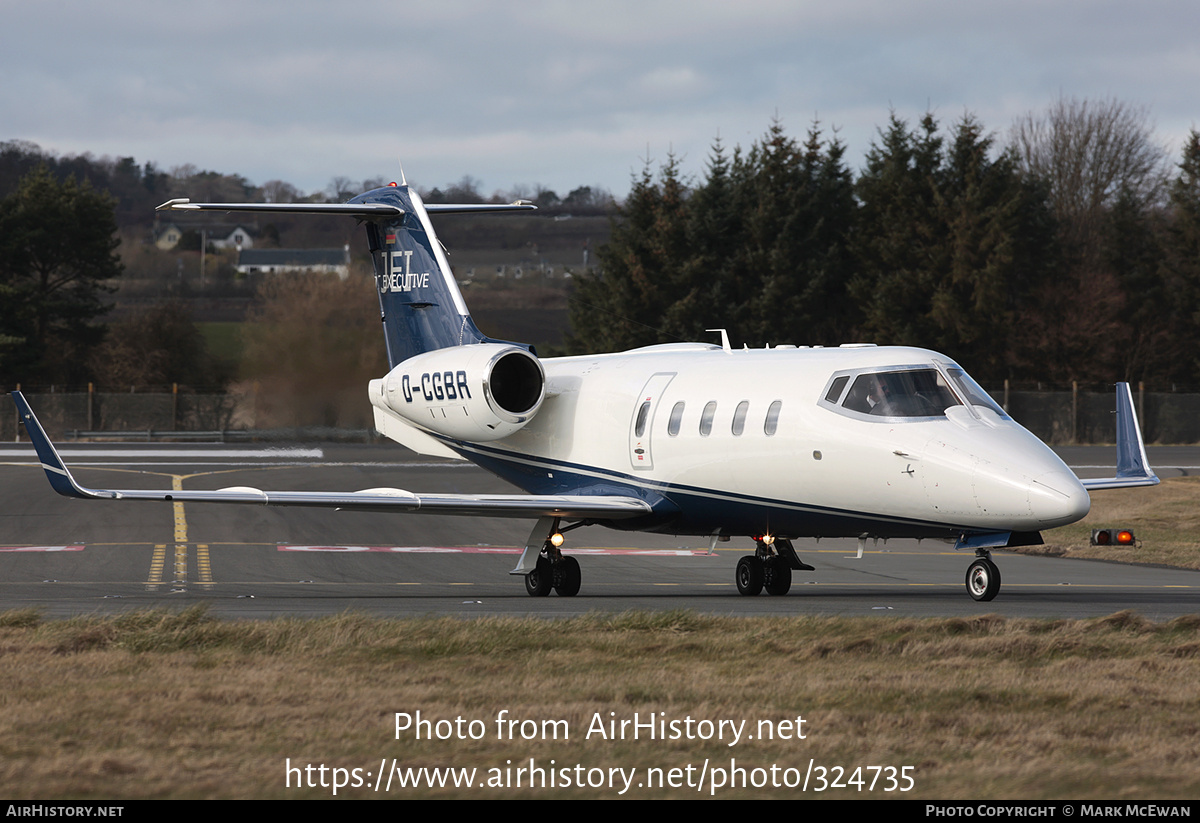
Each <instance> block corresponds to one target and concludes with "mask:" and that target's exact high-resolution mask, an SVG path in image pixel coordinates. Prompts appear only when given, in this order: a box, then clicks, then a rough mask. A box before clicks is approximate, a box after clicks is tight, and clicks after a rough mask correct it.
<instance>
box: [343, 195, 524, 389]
mask: <svg viewBox="0 0 1200 823" xmlns="http://www.w3.org/2000/svg"><path fill="white" fill-rule="evenodd" d="M360 203H361V204H374V203H382V204H387V205H392V206H396V207H397V208H398V209H399V210H400V212H401V213H400V214H399V215H396V216H393V217H388V218H384V219H375V220H370V221H368V222H367V227H366V228H367V244H368V246H369V247H370V250H371V260H372V262H373V263H374V266H375V283H376V285H377V286H378V288H379V308H380V312H381V315H382V320H383V328H384V335H385V337H386V338H387V351H388V364H389V365H390V366H391V367H393V368H394V367H395V366H396V365H397V364H399V363H401V362H403V361H404V360H407V359H408V358H410V357H412V356H414V355H417V354H423V353H424V352H427V351H433V350H435V349H444V348H447V347H449V346H462V345H465V344H470V343H485V342H500V341H493V340H491V339H490V338H488V337H487V336H486V335H484V334H483V332H481V331H480V330H479V328H478V327H477V326H476V325H475V322H474V321H473V320H472V319H471V313H470V312H469V311H468V310H467V304H466V303H465V302H464V301H463V297H462V292H460V291H459V290H458V283H456V282H455V280H454V274H453V272H452V271H451V270H450V263H449V261H447V260H446V254H445V251H444V250H443V248H442V244H441V242H440V241H439V240H438V238H437V234H436V233H435V232H434V230H433V224H432V223H431V222H430V220H429V212H430V211H475V210H481V211H483V210H496V209H497V207H495V206H491V207H488V206H482V207H477V208H474V209H473V208H470V207H464V206H440V207H439V205H431V206H426V205H425V204H424V203H423V202H422V201H421V196H420V195H419V194H417V192H416V191H414V190H413V189H412V188H411V187H409V186H407V185H405V186H387V187H384V188H381V189H375V190H374V191H370V192H367V193H366V194H361V195H359V196H358V197H355V198H354V199H353V200H351V201H350V204H360ZM514 206H516V207H524V204H513V205H512V206H501V207H499V208H501V209H511V208H513V207H514Z"/></svg>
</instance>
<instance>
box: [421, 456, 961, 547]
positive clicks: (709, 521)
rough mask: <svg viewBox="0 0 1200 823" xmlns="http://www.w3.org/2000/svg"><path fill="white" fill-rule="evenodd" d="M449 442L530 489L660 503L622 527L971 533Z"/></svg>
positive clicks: (703, 531)
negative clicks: (647, 513)
mask: <svg viewBox="0 0 1200 823" xmlns="http://www.w3.org/2000/svg"><path fill="white" fill-rule="evenodd" d="M439 439H441V440H442V441H443V442H445V443H446V445H447V446H449V447H450V448H452V449H454V450H455V451H456V452H458V453H459V454H461V455H463V456H464V457H466V458H467V459H468V460H471V461H473V462H475V463H477V464H479V465H480V466H482V467H483V468H485V469H487V470H488V471H490V472H492V473H493V474H495V475H497V476H498V477H501V478H503V479H505V480H507V481H508V482H510V483H512V484H513V485H515V486H518V487H520V488H522V489H524V490H525V491H527V492H529V493H530V494H538V495H541V494H588V495H591V494H601V495H605V494H611V495H621V496H628V497H638V498H641V499H643V500H645V501H646V502H647V503H649V504H650V505H651V507H652V508H653V509H654V514H652V515H650V516H648V517H646V518H637V519H634V520H622V521H614V522H611V523H610V522H605V523H603V525H606V526H609V527H610V528H614V529H621V530H636V531H652V532H660V533H663V534H694V535H708V534H712V533H713V532H714V531H716V530H720V531H721V532H723V533H726V534H747V535H753V534H777V535H781V536H787V537H857V536H858V535H860V534H864V533H865V534H870V535H872V536H878V537H950V538H957V537H958V536H959V535H960V534H961V533H962V532H964V531H970V529H965V528H963V527H961V526H955V525H953V524H949V523H938V522H934V521H927V520H916V519H910V518H897V517H888V516H885V515H879V514H869V513H864V512H856V511H852V510H848V509H833V508H827V507H822V506H812V505H806V504H801V503H796V502H792V501H787V500H775V499H772V498H765V497H755V496H753V495H746V494H740V493H738V492H731V491H725V490H720V489H705V488H701V487H698V486H685V485H680V484H675V483H661V482H657V481H651V480H646V479H644V478H640V477H634V476H631V475H627V474H622V473H620V472H615V471H611V470H607V469H600V468H596V467H594V466H583V465H578V464H572V463H567V462H564V461H561V460H554V459H551V458H546V457H538V456H534V455H526V454H520V453H517V452H510V451H506V450H503V449H497V448H495V447H491V446H483V445H480V444H478V443H463V442H459V441H453V440H449V439H447V438H439Z"/></svg>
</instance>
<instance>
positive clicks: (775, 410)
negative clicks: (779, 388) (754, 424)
mask: <svg viewBox="0 0 1200 823" xmlns="http://www.w3.org/2000/svg"><path fill="white" fill-rule="evenodd" d="M782 408H783V401H782V400H776V401H775V402H774V403H772V404H771V405H770V407H768V408H767V419H766V420H765V421H764V422H763V434H765V435H766V436H767V437H771V436H772V435H774V434H775V430H776V429H777V428H779V410H780V409H782Z"/></svg>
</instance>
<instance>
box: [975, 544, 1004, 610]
mask: <svg viewBox="0 0 1200 823" xmlns="http://www.w3.org/2000/svg"><path fill="white" fill-rule="evenodd" d="M999 593H1000V567H999V566H997V565H996V564H995V563H993V562H992V555H991V553H990V552H989V551H987V549H976V550H975V562H973V563H972V564H971V565H970V566H968V567H967V594H969V595H971V599H972V600H978V601H988V600H991V599H992V598H994V597H995V596H996V595H997V594H999Z"/></svg>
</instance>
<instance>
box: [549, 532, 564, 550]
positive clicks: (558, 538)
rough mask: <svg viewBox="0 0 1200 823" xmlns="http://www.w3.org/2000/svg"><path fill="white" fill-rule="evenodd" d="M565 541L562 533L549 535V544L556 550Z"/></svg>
mask: <svg viewBox="0 0 1200 823" xmlns="http://www.w3.org/2000/svg"><path fill="white" fill-rule="evenodd" d="M565 540H566V538H565V537H563V536H562V532H555V533H554V534H552V535H550V544H551V545H552V546H554V548H556V549H557V548H558V547H559V546H561V545H562V544H563V542H564V541H565Z"/></svg>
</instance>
